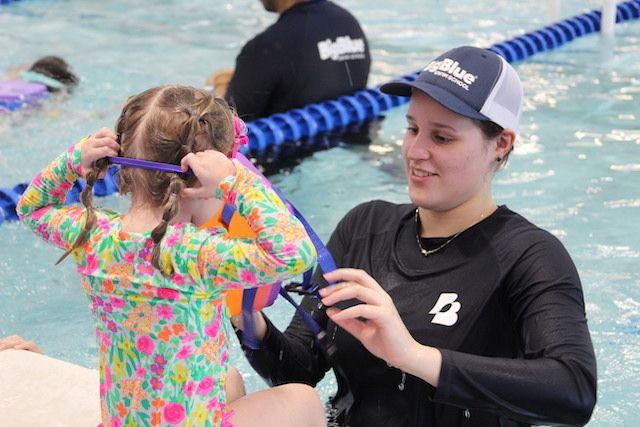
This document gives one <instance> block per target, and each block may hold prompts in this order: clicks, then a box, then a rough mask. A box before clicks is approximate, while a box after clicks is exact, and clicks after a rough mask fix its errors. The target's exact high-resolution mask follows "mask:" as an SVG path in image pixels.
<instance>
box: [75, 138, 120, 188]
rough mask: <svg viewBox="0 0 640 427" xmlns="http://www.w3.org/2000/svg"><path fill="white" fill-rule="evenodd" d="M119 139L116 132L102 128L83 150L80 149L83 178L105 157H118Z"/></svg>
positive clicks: (86, 143)
mask: <svg viewBox="0 0 640 427" xmlns="http://www.w3.org/2000/svg"><path fill="white" fill-rule="evenodd" d="M117 138H118V137H117V135H116V134H115V132H114V131H112V130H111V129H108V128H102V129H100V130H99V131H98V132H96V133H94V134H93V135H91V136H90V137H89V139H88V140H87V141H85V143H84V144H82V148H81V149H80V166H81V169H82V177H83V178H85V177H86V175H87V173H88V172H89V171H90V170H91V168H93V166H94V165H95V162H96V161H98V160H100V159H102V158H104V157H108V156H117V155H118V151H119V150H120V145H119V144H118V141H117Z"/></svg>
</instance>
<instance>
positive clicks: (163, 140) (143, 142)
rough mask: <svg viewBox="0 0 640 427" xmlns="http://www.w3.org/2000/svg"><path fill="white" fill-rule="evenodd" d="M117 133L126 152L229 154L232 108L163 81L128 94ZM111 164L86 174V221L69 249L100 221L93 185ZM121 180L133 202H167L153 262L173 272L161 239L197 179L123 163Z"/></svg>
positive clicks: (160, 157) (148, 156) (176, 159)
mask: <svg viewBox="0 0 640 427" xmlns="http://www.w3.org/2000/svg"><path fill="white" fill-rule="evenodd" d="M116 133H117V134H118V139H119V143H120V153H119V154H120V155H121V156H123V157H130V158H136V159H143V160H151V161H154V162H162V163H171V164H175V165H179V164H180V161H181V160H182V158H183V157H184V156H185V155H187V154H188V153H196V152H200V151H204V150H208V149H214V150H217V151H220V152H222V153H225V154H226V153H228V152H229V151H230V150H231V148H232V146H233V139H234V131H233V112H232V111H231V109H230V108H229V106H228V105H227V103H226V102H225V100H224V99H222V98H216V97H214V96H213V95H211V94H209V93H207V92H205V91H203V90H200V89H196V88H193V87H189V86H161V87H156V88H152V89H148V90H146V91H144V92H142V93H140V94H138V95H136V96H133V97H131V98H129V100H128V101H127V102H126V104H125V105H124V107H123V109H122V113H121V114H120V117H119V118H118V120H117V121H116ZM107 167H108V164H107V160H106V159H100V160H98V161H97V162H96V164H95V167H94V168H93V169H92V170H91V171H90V172H89V173H88V174H87V186H86V187H85V189H84V190H83V191H82V195H81V200H82V203H83V204H84V206H85V207H86V209H87V217H86V222H85V226H84V229H83V231H82V232H81V234H80V235H79V236H78V238H77V239H76V241H75V242H74V244H73V246H72V248H71V249H70V250H69V251H68V252H71V251H73V250H74V249H76V248H78V247H79V246H81V245H82V244H83V243H84V242H85V241H86V240H87V236H88V233H89V232H90V231H91V230H92V229H93V227H94V226H95V223H96V215H95V212H94V207H93V196H92V194H93V192H92V189H93V185H94V184H95V182H96V180H97V178H98V176H99V175H100V173H101V172H102V171H104V170H105V169H106V168H107ZM119 180H120V181H119V188H120V193H122V194H127V193H131V198H132V203H136V204H143V205H148V206H151V207H160V206H162V207H164V212H163V215H162V221H161V222H160V224H158V225H157V226H156V227H155V228H154V229H153V230H152V231H151V238H152V240H153V243H154V248H153V250H152V253H151V263H152V264H153V266H154V267H156V268H158V269H159V270H160V271H161V272H162V274H165V275H167V274H170V273H171V267H170V266H164V268H163V266H161V263H160V242H161V241H162V238H163V237H164V235H165V233H166V231H167V226H168V224H169V223H170V222H171V220H172V219H173V218H174V217H175V216H176V214H177V213H178V210H179V207H180V206H179V200H180V192H181V191H182V190H183V189H184V188H185V187H186V186H190V185H192V184H193V183H195V181H196V178H195V177H193V176H190V177H188V178H186V177H185V176H183V175H179V174H175V173H167V172H162V171H151V170H145V169H138V168H129V167H122V168H121V169H120V172H119ZM65 256H66V254H65ZM60 260H62V258H61V259H60Z"/></svg>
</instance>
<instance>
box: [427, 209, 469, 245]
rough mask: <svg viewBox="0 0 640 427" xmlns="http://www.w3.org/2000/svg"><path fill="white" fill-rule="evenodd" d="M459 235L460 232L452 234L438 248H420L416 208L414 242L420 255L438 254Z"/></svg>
mask: <svg viewBox="0 0 640 427" xmlns="http://www.w3.org/2000/svg"><path fill="white" fill-rule="evenodd" d="M460 233H462V231H458V232H457V233H456V234H454V235H453V236H451V237H450V238H449V239H447V241H446V242H444V243H443V244H441V245H440V246H438V247H437V248H435V249H429V250H427V249H425V248H423V247H422V243H420V217H419V216H418V208H416V242H418V247H419V248H420V253H422V255H424V256H429V255H431V254H434V253H436V252H438V251H439V250H440V249H442V248H444V247H445V246H447V245H448V244H449V243H451V241H452V240H453V239H455V238H456V237H458V236H459V235H460Z"/></svg>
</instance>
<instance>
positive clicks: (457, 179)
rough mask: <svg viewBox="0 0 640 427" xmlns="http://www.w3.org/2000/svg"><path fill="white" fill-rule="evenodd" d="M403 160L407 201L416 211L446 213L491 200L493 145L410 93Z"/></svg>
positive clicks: (469, 125) (469, 123)
mask: <svg viewBox="0 0 640 427" xmlns="http://www.w3.org/2000/svg"><path fill="white" fill-rule="evenodd" d="M402 154H403V156H404V160H405V168H406V174H407V180H408V182H409V197H410V198H411V201H412V202H413V203H414V204H415V205H417V206H420V207H423V208H426V209H429V210H434V211H438V212H444V211H448V210H451V209H454V208H456V207H458V206H461V205H463V204H465V203H466V202H469V201H472V200H477V198H482V197H489V198H490V197H491V179H492V177H493V173H494V171H495V166H496V163H495V158H496V156H497V154H496V142H495V141H491V142H489V141H487V140H486V139H485V138H484V135H483V133H482V131H481V130H480V128H479V127H478V126H476V124H475V123H473V121H472V120H471V119H469V118H467V117H464V116H461V115H459V114H456V113H454V112H452V111H450V110H448V109H446V108H445V107H443V106H442V105H440V104H439V103H438V102H436V101H435V100H433V99H432V98H431V97H429V96H427V95H425V94H424V93H422V92H419V91H417V90H414V91H413V92H412V95H411V102H410V104H409V111H408V113H407V130H406V132H405V135H404V142H403V145H402Z"/></svg>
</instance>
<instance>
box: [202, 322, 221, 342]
mask: <svg viewBox="0 0 640 427" xmlns="http://www.w3.org/2000/svg"><path fill="white" fill-rule="evenodd" d="M219 330H220V322H219V321H217V320H214V321H213V322H211V323H209V324H208V325H207V326H205V327H204V333H205V335H206V336H208V337H212V338H214V337H216V336H218V331H219Z"/></svg>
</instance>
